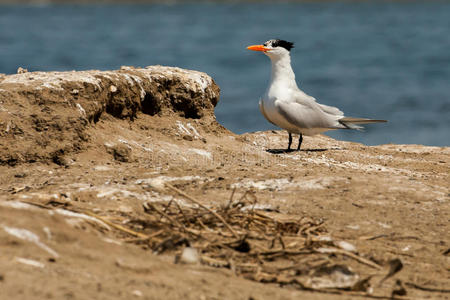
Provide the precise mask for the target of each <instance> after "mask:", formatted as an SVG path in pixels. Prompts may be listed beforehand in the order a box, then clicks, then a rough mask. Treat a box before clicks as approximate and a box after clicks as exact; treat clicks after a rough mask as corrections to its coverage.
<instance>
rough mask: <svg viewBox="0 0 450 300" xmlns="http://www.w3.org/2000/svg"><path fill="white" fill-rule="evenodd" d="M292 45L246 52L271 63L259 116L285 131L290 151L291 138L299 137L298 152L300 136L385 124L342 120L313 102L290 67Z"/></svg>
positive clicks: (270, 45) (264, 46)
mask: <svg viewBox="0 0 450 300" xmlns="http://www.w3.org/2000/svg"><path fill="white" fill-rule="evenodd" d="M293 47H294V43H291V42H287V41H284V40H278V39H273V40H268V41H267V42H265V43H264V44H262V45H252V46H249V47H247V49H249V50H253V51H261V52H263V53H264V54H265V55H267V56H268V57H269V58H270V60H271V62H272V76H271V79H270V84H269V87H268V88H267V91H266V92H265V94H264V96H263V97H262V98H261V99H260V101H259V108H260V110H261V113H262V114H263V115H264V117H265V118H266V119H267V121H269V122H270V123H272V124H274V125H275V126H278V127H280V128H282V129H285V130H287V132H288V133H289V144H288V149H287V151H290V150H291V144H292V134H299V135H300V137H299V140H298V147H297V151H299V150H300V146H301V144H302V141H303V135H306V136H310V135H315V134H319V133H322V132H325V131H327V130H335V129H362V128H363V127H361V126H359V125H360V124H369V123H382V122H387V121H386V120H373V119H365V118H351V117H345V116H344V113H343V112H342V111H341V110H340V109H338V108H337V107H333V106H328V105H324V104H320V103H317V102H316V99H315V98H314V97H312V96H309V95H307V94H306V93H304V92H303V91H302V90H300V89H299V88H298V86H297V83H296V81H295V74H294V71H293V70H292V67H291V55H290V51H291V49H292V48H293Z"/></svg>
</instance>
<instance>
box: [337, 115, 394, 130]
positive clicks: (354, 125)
mask: <svg viewBox="0 0 450 300" xmlns="http://www.w3.org/2000/svg"><path fill="white" fill-rule="evenodd" d="M386 122H387V120H373V119H365V118H352V117H344V118H342V119H339V123H341V124H342V125H344V126H345V127H346V128H347V129H357V130H361V129H363V128H364V127H362V126H359V124H371V123H386Z"/></svg>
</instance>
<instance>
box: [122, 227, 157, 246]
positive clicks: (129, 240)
mask: <svg viewBox="0 0 450 300" xmlns="http://www.w3.org/2000/svg"><path fill="white" fill-rule="evenodd" d="M164 232H165V230H164V229H161V230H159V231H157V232H155V233H152V234H150V235H148V236H147V237H146V238H133V239H126V240H125V242H126V243H137V242H146V241H148V240H150V239H152V238H155V237H157V236H158V235H160V234H162V233H164Z"/></svg>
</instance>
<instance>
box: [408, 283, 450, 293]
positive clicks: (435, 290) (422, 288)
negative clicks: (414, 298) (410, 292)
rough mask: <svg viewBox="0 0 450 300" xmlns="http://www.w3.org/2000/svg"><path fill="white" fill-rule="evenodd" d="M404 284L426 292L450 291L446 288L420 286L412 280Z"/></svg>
mask: <svg viewBox="0 0 450 300" xmlns="http://www.w3.org/2000/svg"><path fill="white" fill-rule="evenodd" d="M405 285H406V286H408V287H411V288H415V289H418V290H422V291H427V292H437V293H450V290H448V289H440V288H432V287H426V286H421V285H418V284H415V283H413V282H405Z"/></svg>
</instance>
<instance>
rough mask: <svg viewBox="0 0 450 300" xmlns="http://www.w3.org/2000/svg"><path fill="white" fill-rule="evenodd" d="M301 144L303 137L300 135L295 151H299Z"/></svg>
mask: <svg viewBox="0 0 450 300" xmlns="http://www.w3.org/2000/svg"><path fill="white" fill-rule="evenodd" d="M302 142H303V135H302V134H301V133H300V137H299V138H298V147H297V151H300V146H301V145H302Z"/></svg>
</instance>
